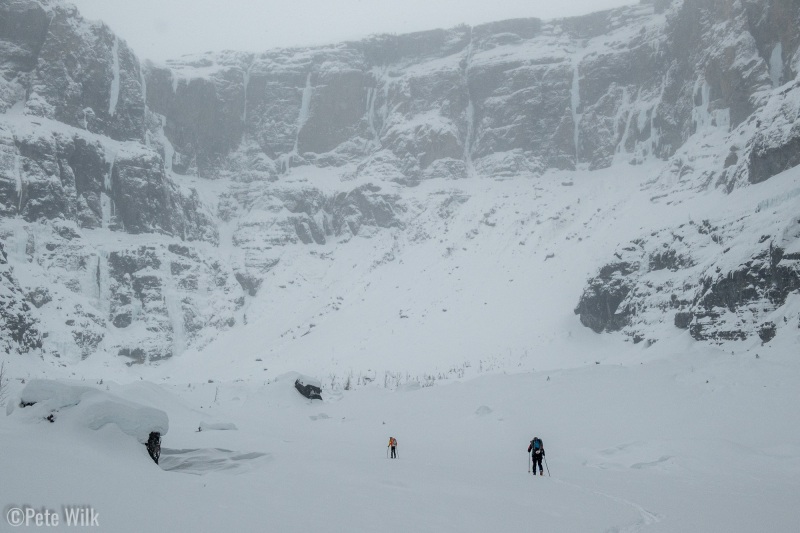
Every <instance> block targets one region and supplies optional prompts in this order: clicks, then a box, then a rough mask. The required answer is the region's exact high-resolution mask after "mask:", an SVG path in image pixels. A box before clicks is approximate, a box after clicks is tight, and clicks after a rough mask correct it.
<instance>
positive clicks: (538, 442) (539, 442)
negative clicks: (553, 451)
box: [531, 437, 542, 450]
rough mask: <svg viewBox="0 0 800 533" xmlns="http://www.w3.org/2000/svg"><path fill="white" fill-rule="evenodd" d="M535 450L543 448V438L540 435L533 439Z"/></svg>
mask: <svg viewBox="0 0 800 533" xmlns="http://www.w3.org/2000/svg"><path fill="white" fill-rule="evenodd" d="M531 444H533V449H534V450H541V449H542V440H541V439H540V438H539V437H536V438H535V439H533V441H532V443H531Z"/></svg>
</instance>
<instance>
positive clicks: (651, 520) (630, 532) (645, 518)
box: [553, 479, 662, 533]
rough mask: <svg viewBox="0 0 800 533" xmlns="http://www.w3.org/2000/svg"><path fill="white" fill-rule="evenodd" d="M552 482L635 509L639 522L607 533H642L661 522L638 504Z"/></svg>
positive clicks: (575, 486) (660, 518)
mask: <svg viewBox="0 0 800 533" xmlns="http://www.w3.org/2000/svg"><path fill="white" fill-rule="evenodd" d="M553 481H555V482H556V483H560V484H562V485H565V486H568V487H572V488H573V489H576V490H579V491H582V492H588V493H590V494H595V495H597V496H602V497H603V498H608V499H609V500H612V501H615V502H618V503H621V504H624V505H628V506H630V507H633V508H634V509H636V512H638V513H639V515H640V516H641V520H638V521H637V522H635V523H633V524H631V525H628V526H619V527H614V528H612V529H609V530H607V532H608V533H636V532H638V531H642V530H643V528H646V527H647V526H651V525H653V524H655V523H657V522H660V521H661V520H662V517H661V516H659V515H658V514H656V513H653V512H650V511H648V510H647V509H645V508H644V507H642V506H641V505H639V504H638V503H636V502H633V501H631V500H627V499H625V498H621V497H619V496H614V495H612V494H608V493H606V492H602V491H598V490H592V489H587V488H586V487H581V486H580V485H576V484H574V483H570V482H568V481H564V480H563V479H553Z"/></svg>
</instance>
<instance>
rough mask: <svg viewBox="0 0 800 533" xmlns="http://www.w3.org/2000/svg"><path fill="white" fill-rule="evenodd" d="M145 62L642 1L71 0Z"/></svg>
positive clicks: (559, 13)
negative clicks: (229, 50) (101, 21)
mask: <svg viewBox="0 0 800 533" xmlns="http://www.w3.org/2000/svg"><path fill="white" fill-rule="evenodd" d="M71 1H72V3H74V4H75V5H77V6H78V8H79V10H80V11H81V13H82V14H83V16H84V17H85V18H88V19H93V20H97V19H99V20H103V21H104V22H106V23H107V24H108V25H109V26H110V27H111V29H113V30H114V31H115V32H116V33H117V34H118V35H119V36H120V37H121V38H123V39H125V40H126V41H127V42H128V44H129V45H130V46H131V47H132V48H133V50H134V51H135V52H136V54H137V55H138V56H139V57H140V58H141V59H145V58H146V59H154V60H158V61H163V60H164V59H168V58H175V57H178V56H180V55H183V54H190V53H198V52H205V51H208V50H214V51H218V50H225V49H232V50H242V51H253V52H261V51H264V50H267V49H270V48H277V47H289V46H305V45H316V44H327V43H335V42H338V41H343V40H351V39H360V38H363V37H366V36H367V35H371V34H374V33H408V32H413V31H421V30H429V29H433V28H450V27H453V26H456V25H458V24H462V23H466V24H470V25H474V24H480V23H483V22H491V21H496V20H503V19H508V18H520V17H539V18H543V19H551V18H556V17H563V16H573V15H581V14H585V13H590V12H593V11H599V10H603V9H609V8H612V7H618V6H621V5H626V4H636V3H638V0H567V1H560V2H559V1H554V0H135V1H134V0H71Z"/></svg>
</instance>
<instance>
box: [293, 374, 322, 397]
mask: <svg viewBox="0 0 800 533" xmlns="http://www.w3.org/2000/svg"><path fill="white" fill-rule="evenodd" d="M294 388H295V389H297V391H298V392H299V393H300V394H302V395H303V396H305V397H306V398H308V399H309V400H321V399H322V386H321V385H320V382H319V381H317V380H316V379H314V378H310V377H308V376H300V377H299V378H297V379H296V380H295V382H294Z"/></svg>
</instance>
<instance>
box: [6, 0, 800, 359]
mask: <svg viewBox="0 0 800 533" xmlns="http://www.w3.org/2000/svg"><path fill="white" fill-rule="evenodd" d="M798 27H800V4H798V3H797V2H794V1H792V0H770V1H761V0H758V1H757V0H675V1H668V0H654V1H643V2H642V3H641V4H639V5H637V6H632V7H627V8H622V9H617V10H613V11H607V12H602V13H596V14H592V15H588V16H584V17H578V18H573V19H562V20H554V21H542V20H538V19H524V20H510V21H502V22H496V23H492V24H485V25H481V26H476V27H467V26H462V27H456V28H452V29H449V30H434V31H428V32H420V33H416V34H410V35H400V36H377V37H371V38H369V39H366V40H363V41H358V42H346V43H340V44H336V45H331V46H324V47H315V48H306V49H286V50H273V51H268V52H264V53H260V54H253V53H238V52H222V53H208V54H204V55H199V56H193V57H185V58H182V59H180V60H175V61H171V62H168V63H167V64H166V65H156V64H153V63H150V62H146V63H145V64H144V65H140V62H139V60H138V59H137V58H136V56H135V55H134V53H133V51H132V50H131V49H130V48H129V47H128V46H127V44H126V43H125V42H124V41H121V40H120V39H119V38H117V37H116V36H115V35H114V34H113V32H112V31H111V30H110V29H109V28H108V27H106V26H105V25H103V24H101V23H93V22H88V21H85V20H84V19H83V18H82V17H81V16H80V14H79V13H78V12H77V11H76V10H75V8H74V7H72V6H69V5H67V4H63V3H61V2H60V1H57V0H5V1H2V2H0V216H2V217H3V219H2V226H1V227H0V233H1V234H2V235H3V236H4V239H5V242H6V244H7V249H9V250H12V252H11V253H10V257H11V258H12V259H11V261H12V262H13V264H22V265H30V266H31V269H32V270H31V272H24V273H23V274H22V276H21V277H20V279H19V280H17V281H16V282H12V281H9V282H8V287H12V286H14V287H16V286H17V285H15V284H14V283H17V284H18V285H19V286H20V290H21V291H22V293H25V291H28V294H30V295H31V296H30V297H29V302H30V303H32V304H33V305H34V309H33V310H29V311H31V313H33V314H32V315H31V317H32V318H31V319H30V320H28V319H26V320H28V321H26V322H25V324H29V325H30V326H26V327H28V329H30V330H31V331H33V329H34V326H33V324H34V319H38V320H39V321H40V323H41V328H42V329H43V330H44V333H47V334H48V336H47V337H46V338H45V342H44V347H45V349H48V346H49V347H50V348H49V349H50V350H51V351H53V352H54V353H55V352H58V353H59V354H66V355H70V354H71V355H73V356H74V357H87V356H89V355H91V354H92V353H94V352H96V351H107V352H110V353H114V354H120V355H123V356H126V357H127V358H128V359H127V360H130V361H131V362H144V361H148V360H158V359H162V358H164V357H168V356H170V355H172V354H175V353H179V352H181V351H183V350H185V349H186V348H187V347H197V346H202V345H203V344H204V343H206V342H208V340H209V339H210V338H211V337H213V335H214V332H216V331H218V330H220V329H227V328H231V327H234V326H235V325H236V324H240V323H243V322H244V321H245V320H246V309H247V307H248V302H249V301H250V300H248V298H256V297H258V296H259V294H260V291H261V290H262V287H263V283H264V280H265V279H267V278H268V276H269V275H270V272H271V271H272V269H273V268H274V267H275V265H277V264H278V263H279V262H280V261H281V260H282V258H283V257H284V255H285V254H286V253H288V252H287V250H295V251H294V252H292V253H298V252H296V250H298V249H302V247H310V246H311V247H313V246H321V245H330V244H342V245H345V244H346V243H348V242H349V241H351V240H352V239H354V238H358V239H369V238H371V237H374V236H383V237H382V238H384V237H385V238H386V239H387V241H388V240H390V239H397V235H398V233H402V232H406V233H408V235H409V238H410V239H411V240H413V241H418V240H426V239H437V238H438V239H440V240H442V237H443V236H442V235H435V234H432V233H431V231H432V230H431V231H426V230H425V229H424V228H421V226H420V225H419V224H418V223H416V222H415V220H416V219H417V217H419V216H420V214H421V213H424V212H425V211H426V210H428V209H429V208H430V206H439V207H437V208H436V209H438V211H440V212H441V213H442V214H441V218H443V219H446V218H448V217H452V216H456V214H457V210H458V205H460V204H461V203H463V202H465V201H466V200H467V199H468V198H469V194H467V193H465V192H463V191H459V190H456V185H455V184H457V183H458V180H465V181H470V180H484V181H486V182H490V183H491V182H493V181H500V180H521V181H522V180H530V179H531V178H538V177H541V176H544V175H548V173H550V174H552V173H553V172H554V171H563V172H565V173H567V174H559V175H560V176H564V175H569V174H568V173H569V172H571V171H575V170H579V171H590V170H598V169H606V168H620V169H621V171H622V172H624V169H625V168H629V167H628V166H629V165H639V164H642V163H648V164H650V163H652V162H653V161H663V162H664V163H663V165H661V167H660V170H659V171H657V172H655V173H654V175H653V176H652V179H651V181H650V183H649V184H648V185H647V187H648V188H649V189H651V190H652V201H653V202H676V203H679V202H681V201H682V200H681V198H684V197H685V196H682V195H686V194H691V193H693V192H698V191H704V190H709V189H715V188H716V189H720V190H723V191H726V192H730V191H734V190H736V189H739V188H742V187H748V186H752V185H754V184H759V183H763V182H765V181H767V180H769V179H770V178H772V177H773V176H775V175H777V174H779V173H781V172H783V171H784V170H787V169H789V168H792V167H794V166H796V165H798V164H800V159H798V155H797V154H798V153H800V150H798V148H800V144H798V143H800V129H798V124H800V85H798V83H800V82H798V79H797V74H798V72H800V51H799V50H800V48H799V47H800V32H798V30H797V28H798ZM569 179H570V178H567V179H566V181H565V182H564V184H565V185H571V182H570V181H569ZM426 182H435V183H437V184H438V183H452V184H453V188H452V189H449V186H442V187H441V188H440V189H439V190H437V192H436V193H432V194H436V195H439V196H437V197H435V198H434V197H433V196H431V197H429V198H425V197H424V196H420V195H419V194H416V193H413V191H414V189H415V188H416V187H417V186H419V185H421V184H424V183H426ZM441 195H445V196H447V198H446V199H445V200H443V199H442V197H441ZM442 206H449V207H447V208H446V209H445V208H444V207H442ZM502 215H503V214H502V213H496V212H494V211H493V212H491V213H487V214H486V216H485V220H487V221H488V220H492V218H493V217H496V216H502ZM785 215H786V216H787V217H789V216H790V215H791V216H794V214H792V213H791V210H789V211H786V213H785ZM758 216H759V217H761V218H759V220H762V219H763V220H762V222H763V223H764V224H766V222H765V221H767V220H768V219H769V220H777V219H776V218H775V217H777V215H774V214H772V215H769V214H766V213H762V214H760V215H758ZM770 217H772V218H770ZM735 220H740V218H736V219H735ZM787 220H788V218H787ZM487 224H488V223H487ZM730 226H731V221H727V220H718V221H708V222H697V221H686V222H685V223H684V225H683V226H680V227H668V228H664V229H663V230H661V231H658V232H655V234H653V235H643V236H642V237H641V238H640V239H636V240H635V241H633V242H632V243H630V244H627V245H621V246H620V249H619V250H618V251H617V253H616V254H615V256H614V257H613V258H612V257H610V258H609V260H608V261H607V264H606V265H605V266H600V267H599V269H598V274H597V275H596V276H595V277H594V278H592V279H591V280H590V281H589V284H588V287H587V288H586V290H585V292H584V294H583V297H582V298H581V299H580V302H579V304H578V308H577V310H576V312H577V313H578V314H579V315H580V320H581V322H582V323H583V324H585V325H586V326H588V327H591V328H592V329H593V330H595V331H598V332H600V331H619V330H621V331H623V332H625V333H627V334H629V335H630V336H631V337H632V338H633V339H634V340H644V339H649V340H655V338H656V335H654V334H652V328H653V325H654V324H661V323H664V322H665V321H666V322H669V324H670V327H673V325H672V324H673V318H672V317H673V315H675V313H677V315H675V317H676V318H675V321H674V324H675V325H678V326H679V327H688V328H689V329H690V331H691V332H692V335H693V336H694V337H695V338H697V339H719V338H740V337H741V336H742V335H740V334H739V333H737V332H738V331H745V333H744V336H745V337H747V336H750V335H752V334H753V332H754V331H759V332H760V331H762V330H763V331H767V332H768V331H769V329H770V327H769V323H773V322H775V320H773V319H772V318H770V317H769V316H767V315H768V314H769V313H766V311H761V312H759V313H755V315H753V316H755V317H756V318H752V317H751V318H748V320H751V321H752V320H755V322H757V324H756V326H757V327H756V329H753V328H752V327H750V326H748V327H747V328H744V327H740V326H737V325H732V324H734V323H737V324H738V323H739V322H741V320H744V319H743V318H742V316H743V315H742V313H743V312H744V311H743V309H745V308H749V307H753V306H756V307H758V306H762V308H763V309H766V308H769V309H771V310H772V311H774V310H775V309H778V308H780V307H781V306H782V305H783V304H784V303H785V302H786V300H787V299H791V298H792V297H793V295H794V294H795V293H796V291H797V275H796V272H797V269H796V266H795V265H794V263H793V262H792V261H794V260H795V258H794V255H795V252H794V248H793V246H795V242H794V240H793V237H791V235H793V233H792V231H793V230H792V229H791V228H790V227H788V226H787V227H785V228H784V230H785V231H784V232H783V233H782V234H781V235H778V234H777V233H775V231H765V235H768V238H767V240H764V241H761V242H755V243H740V245H737V247H735V250H736V257H737V258H738V260H739V261H740V263H741V264H740V263H736V264H732V263H729V262H728V261H727V259H726V260H725V261H721V260H720V259H719V258H712V257H709V256H706V253H707V251H708V250H711V249H714V248H715V247H718V246H723V244H724V243H726V242H728V241H729V240H731V239H733V236H732V235H731V234H726V235H720V233H719V231H717V230H713V229H712V228H720V227H722V228H729V227H730ZM734 226H735V225H734ZM445 227H446V224H445ZM720 231H721V230H720ZM726 231H729V229H726ZM715 235H716V236H717V240H714V236H715ZM787 235H788V236H787ZM766 243H772V244H771V245H768V244H766ZM770 246H771V247H770ZM390 248H391V250H392V251H390V252H387V255H388V256H390V257H392V258H393V257H394V255H393V251H394V250H395V248H394V245H392V246H391V247H390ZM731 249H734V248H731ZM725 254H727V256H728V257H733V255H732V254H733V252H730V251H726V252H724V254H723V255H725ZM18 270H19V269H18ZM667 273H669V274H667ZM651 278H652V279H651ZM9 279H10V278H9ZM9 291H11V292H9V294H11V293H13V290H12V289H9ZM14 294H16V293H14ZM721 294H726V295H727V296H720V295H721ZM15 298H16V297H15ZM720 298H721V299H720ZM12 299H13V298H12ZM18 300H19V298H16V299H14V301H18ZM9 301H11V300H9ZM14 305H17V304H14ZM19 305H23V304H19ZM24 305H27V304H24ZM765 306H766V307H765ZM56 311H58V313H56ZM772 311H770V312H772ZM37 313H38V315H37ZM765 313H766V314H765ZM23 314H24V313H23ZM34 315H36V316H34ZM37 316H38V318H37ZM65 316H66V319H65V318H64V317H65ZM736 317H738V318H736ZM737 320H738V321H739V322H737ZM755 322H754V323H755ZM775 327H781V325H780V323H776V326H775ZM759 334H760V333H759ZM764 335H765V336H767V337H768V336H769V333H765V334H764ZM34 337H35V335H34ZM48 339H49V340H48ZM26 342H27V341H26ZM28 345H30V346H33V345H31V344H30V343H28V344H26V346H28ZM20 346H21V345H20Z"/></svg>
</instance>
